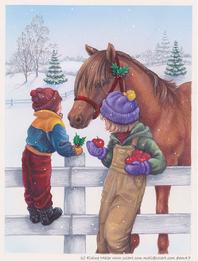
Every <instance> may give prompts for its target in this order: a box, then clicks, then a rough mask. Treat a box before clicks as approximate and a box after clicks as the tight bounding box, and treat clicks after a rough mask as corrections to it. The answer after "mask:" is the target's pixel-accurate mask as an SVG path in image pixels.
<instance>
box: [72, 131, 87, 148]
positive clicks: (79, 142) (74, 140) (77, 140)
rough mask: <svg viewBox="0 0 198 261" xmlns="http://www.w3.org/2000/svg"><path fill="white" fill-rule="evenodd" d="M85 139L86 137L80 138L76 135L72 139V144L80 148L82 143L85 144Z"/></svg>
mask: <svg viewBox="0 0 198 261" xmlns="http://www.w3.org/2000/svg"><path fill="white" fill-rule="evenodd" d="M85 139H86V137H82V138H81V137H80V136H79V135H78V134H77V133H76V135H75V136H74V139H73V143H74V145H77V146H82V145H83V144H84V143H85Z"/></svg>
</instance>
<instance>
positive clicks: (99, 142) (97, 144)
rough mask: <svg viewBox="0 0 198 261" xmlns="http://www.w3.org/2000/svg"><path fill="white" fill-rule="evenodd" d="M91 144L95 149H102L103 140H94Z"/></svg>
mask: <svg viewBox="0 0 198 261" xmlns="http://www.w3.org/2000/svg"><path fill="white" fill-rule="evenodd" d="M92 142H93V143H94V144H95V145H96V147H97V148H103V147H104V140H103V139H101V138H98V137H97V138H94V139H93V140H92Z"/></svg>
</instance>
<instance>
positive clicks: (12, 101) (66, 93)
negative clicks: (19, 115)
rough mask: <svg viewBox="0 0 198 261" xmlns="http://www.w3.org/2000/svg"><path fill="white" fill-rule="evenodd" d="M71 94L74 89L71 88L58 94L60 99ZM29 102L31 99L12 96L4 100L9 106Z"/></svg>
mask: <svg viewBox="0 0 198 261" xmlns="http://www.w3.org/2000/svg"><path fill="white" fill-rule="evenodd" d="M73 94H74V91H73V90H71V91H67V92H65V93H62V94H60V95H61V97H62V99H63V100H65V99H67V98H68V97H69V96H71V95H73ZM29 103H32V100H31V99H13V98H11V99H6V100H5V104H6V105H10V106H14V105H17V104H29Z"/></svg>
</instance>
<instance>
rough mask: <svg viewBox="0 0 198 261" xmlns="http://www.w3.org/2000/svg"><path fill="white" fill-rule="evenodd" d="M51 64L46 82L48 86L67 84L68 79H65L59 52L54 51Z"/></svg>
mask: <svg viewBox="0 0 198 261" xmlns="http://www.w3.org/2000/svg"><path fill="white" fill-rule="evenodd" d="M49 63H50V66H49V69H48V72H47V74H46V78H45V79H44V81H45V82H46V83H47V84H51V85H58V84H62V83H64V82H66V81H67V79H66V78H65V75H64V74H63V72H62V69H61V67H60V63H59V60H58V54H57V51H55V50H53V53H52V57H51V60H50V62H49Z"/></svg>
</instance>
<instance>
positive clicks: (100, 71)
mask: <svg viewBox="0 0 198 261" xmlns="http://www.w3.org/2000/svg"><path fill="white" fill-rule="evenodd" d="M85 48H86V51H87V52H88V54H89V55H90V57H89V59H87V60H86V61H85V62H84V64H83V65H82V66H81V68H80V70H79V71H78V74H77V76H76V80H75V85H74V94H75V100H74V104H73V106H72V109H71V110H70V112H69V114H68V119H69V121H70V125H71V126H72V127H74V128H77V129H80V128H85V127H87V126H88V124H89V122H90V121H91V119H94V118H96V117H97V116H98V114H99V109H100V106H101V103H102V100H103V99H104V98H105V97H106V96H107V94H108V92H109V90H110V88H111V85H112V83H113V81H114V77H113V75H112V72H111V64H112V63H113V62H115V59H116V51H115V49H114V46H113V45H112V44H108V48H107V50H102V51H98V50H97V49H95V48H93V47H90V46H88V45H86V46H85Z"/></svg>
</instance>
